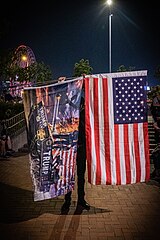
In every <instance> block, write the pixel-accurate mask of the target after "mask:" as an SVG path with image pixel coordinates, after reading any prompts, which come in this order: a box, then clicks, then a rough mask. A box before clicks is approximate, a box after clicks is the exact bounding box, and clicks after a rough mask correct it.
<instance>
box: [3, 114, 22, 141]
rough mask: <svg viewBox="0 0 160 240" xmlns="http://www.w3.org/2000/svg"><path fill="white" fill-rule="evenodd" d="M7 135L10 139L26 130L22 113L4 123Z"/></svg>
mask: <svg viewBox="0 0 160 240" xmlns="http://www.w3.org/2000/svg"><path fill="white" fill-rule="evenodd" d="M5 124H6V127H7V130H8V134H9V135H10V136H11V137H12V136H14V135H16V134H19V133H20V132H22V131H23V130H25V128H26V121H25V113H24V111H23V112H21V113H19V114H17V115H15V116H14V117H12V118H9V119H7V120H6V121H5Z"/></svg>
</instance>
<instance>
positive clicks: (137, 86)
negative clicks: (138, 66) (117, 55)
mask: <svg viewBox="0 0 160 240" xmlns="http://www.w3.org/2000/svg"><path fill="white" fill-rule="evenodd" d="M145 86H146V76H131V77H118V78H113V105H114V123H115V124H129V123H141V122H146V121H147V94H146V90H145Z"/></svg>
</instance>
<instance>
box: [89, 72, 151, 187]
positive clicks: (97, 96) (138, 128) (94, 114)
mask: <svg viewBox="0 0 160 240" xmlns="http://www.w3.org/2000/svg"><path fill="white" fill-rule="evenodd" d="M146 80H147V71H146V70H144V71H133V72H117V73H109V74H97V75H91V76H86V78H85V104H86V105H85V114H86V115H85V116H86V123H85V124H86V144H87V146H86V149H87V164H88V165H87V166H88V181H89V183H91V184H94V185H98V184H106V185H107V184H111V185H123V184H132V183H137V182H144V181H147V180H149V177H150V159H149V138H148V122H147V94H146V90H145V89H146Z"/></svg>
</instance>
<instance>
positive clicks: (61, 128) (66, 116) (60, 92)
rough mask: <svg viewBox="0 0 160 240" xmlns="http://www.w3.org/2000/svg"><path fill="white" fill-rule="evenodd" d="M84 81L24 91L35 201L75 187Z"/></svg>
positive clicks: (58, 194)
mask: <svg viewBox="0 0 160 240" xmlns="http://www.w3.org/2000/svg"><path fill="white" fill-rule="evenodd" d="M82 84H83V78H77V79H73V80H70V81H65V82H63V83H62V82H61V83H57V84H52V85H46V86H39V87H38V86H37V87H29V88H25V89H24V91H23V104H24V111H25V117H26V122H27V136H28V144H29V150H30V153H29V158H30V172H31V177H32V182H33V188H34V201H38V200H44V199H50V198H54V197H57V196H61V195H64V194H66V193H68V192H69V191H71V190H73V189H74V183H75V167H76V155H77V141H78V128H79V108H80V100H81V90H82Z"/></svg>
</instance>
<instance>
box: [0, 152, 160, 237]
mask: <svg viewBox="0 0 160 240" xmlns="http://www.w3.org/2000/svg"><path fill="white" fill-rule="evenodd" d="M0 191H1V192H0V198H1V201H0V238H1V240H61V239H62V240H63V239H64V240H124V239H127V240H129V239H134V240H140V239H143V240H154V239H160V224H159V219H160V185H159V183H158V182H156V181H149V182H148V183H137V184H133V185H125V186H91V185H90V184H89V183H87V180H86V200H87V201H88V202H89V203H90V205H91V210H90V211H85V210H84V211H83V212H82V213H81V214H77V215H74V211H75V209H76V199H77V193H76V186H75V190H74V192H73V194H72V205H71V208H70V212H69V213H68V215H60V208H61V206H62V204H63V197H59V198H57V199H51V200H45V201H39V202H34V201H33V190H32V182H31V176H30V168H29V158H28V154H25V155H23V156H22V155H20V156H17V157H11V158H9V159H4V160H2V159H1V160H0Z"/></svg>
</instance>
